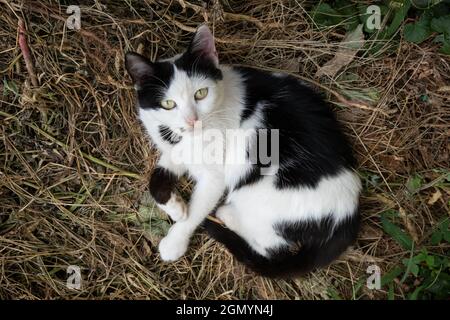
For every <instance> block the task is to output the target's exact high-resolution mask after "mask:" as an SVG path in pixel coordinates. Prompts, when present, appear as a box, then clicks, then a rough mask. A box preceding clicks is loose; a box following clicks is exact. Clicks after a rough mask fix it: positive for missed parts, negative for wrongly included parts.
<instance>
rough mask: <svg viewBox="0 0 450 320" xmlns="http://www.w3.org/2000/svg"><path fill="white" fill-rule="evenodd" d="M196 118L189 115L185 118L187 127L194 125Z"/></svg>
mask: <svg viewBox="0 0 450 320" xmlns="http://www.w3.org/2000/svg"><path fill="white" fill-rule="evenodd" d="M197 120H198V118H197V117H189V118H187V119H186V122H187V124H188V125H189V127H192V128H193V127H194V124H195V122H196V121H197Z"/></svg>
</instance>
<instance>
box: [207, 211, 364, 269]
mask: <svg viewBox="0 0 450 320" xmlns="http://www.w3.org/2000/svg"><path fill="white" fill-rule="evenodd" d="M203 226H204V227H205V229H206V231H207V232H208V234H209V235H210V236H211V237H212V238H214V239H215V240H217V241H219V242H221V243H222V244H224V245H225V246H226V247H227V249H228V250H229V251H230V252H231V253H232V254H233V255H234V256H235V257H236V258H237V259H238V260H239V261H240V262H242V263H243V264H245V265H247V266H248V267H249V268H251V269H252V270H254V271H255V272H257V273H259V274H261V275H263V276H267V277H274V278H286V277H292V276H298V275H302V274H305V273H308V272H311V271H313V270H315V269H317V268H321V267H324V266H326V265H328V264H330V263H331V262H332V261H333V260H335V259H336V258H338V257H339V256H340V255H341V254H342V253H343V252H344V251H345V250H346V249H347V247H348V246H349V245H351V244H352V243H354V242H355V240H356V236H357V232H358V228H359V215H358V213H355V214H354V215H353V216H351V217H349V218H348V219H345V220H344V221H341V222H340V223H339V224H338V225H336V226H334V228H332V222H331V220H330V218H324V219H322V220H320V221H316V222H310V223H301V222H298V223H297V224H294V225H293V224H292V223H290V222H289V223H281V224H278V225H277V226H276V229H277V230H278V232H279V233H280V236H282V237H284V238H285V239H287V240H288V241H290V242H291V245H290V246H289V247H282V248H279V249H277V250H273V251H271V252H269V257H267V258H266V257H264V256H261V255H260V254H258V253H257V252H256V251H254V250H253V249H252V248H251V247H250V246H249V245H248V243H247V242H246V241H245V240H244V239H243V238H241V237H240V236H239V235H238V234H236V233H234V232H233V231H231V230H229V229H228V228H226V227H223V226H221V225H219V224H217V223H215V222H212V221H210V220H205V221H204V224H203Z"/></svg>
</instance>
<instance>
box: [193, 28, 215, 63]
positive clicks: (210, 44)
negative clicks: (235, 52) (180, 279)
mask: <svg viewBox="0 0 450 320" xmlns="http://www.w3.org/2000/svg"><path fill="white" fill-rule="evenodd" d="M188 50H189V51H190V52H191V53H192V54H194V55H199V56H201V57H203V58H206V59H209V60H211V61H212V62H213V63H214V65H215V66H218V65H219V57H218V56H217V51H216V46H215V45H214V37H213V35H212V33H211V31H210V30H209V28H208V26H207V25H205V24H204V25H201V26H200V27H199V28H198V29H197V31H196V32H195V35H194V38H193V39H192V42H191V44H190V45H189V49H188Z"/></svg>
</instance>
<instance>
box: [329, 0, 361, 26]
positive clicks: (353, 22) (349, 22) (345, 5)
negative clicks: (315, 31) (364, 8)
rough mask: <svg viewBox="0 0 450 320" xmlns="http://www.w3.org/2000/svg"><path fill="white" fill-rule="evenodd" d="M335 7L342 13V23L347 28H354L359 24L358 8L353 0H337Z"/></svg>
mask: <svg viewBox="0 0 450 320" xmlns="http://www.w3.org/2000/svg"><path fill="white" fill-rule="evenodd" d="M334 8H335V9H336V10H337V11H338V12H339V13H340V14H341V15H342V23H343V25H344V27H345V29H346V30H353V29H355V28H356V27H357V26H358V24H359V19H358V9H357V8H356V6H355V5H354V4H353V3H352V2H351V1H348V0H337V1H336V2H335V4H334Z"/></svg>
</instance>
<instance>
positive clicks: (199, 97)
mask: <svg viewBox="0 0 450 320" xmlns="http://www.w3.org/2000/svg"><path fill="white" fill-rule="evenodd" d="M207 95H208V88H201V89H198V90H197V91H196V92H195V94H194V97H195V100H202V99H204V98H205V97H206V96H207Z"/></svg>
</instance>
